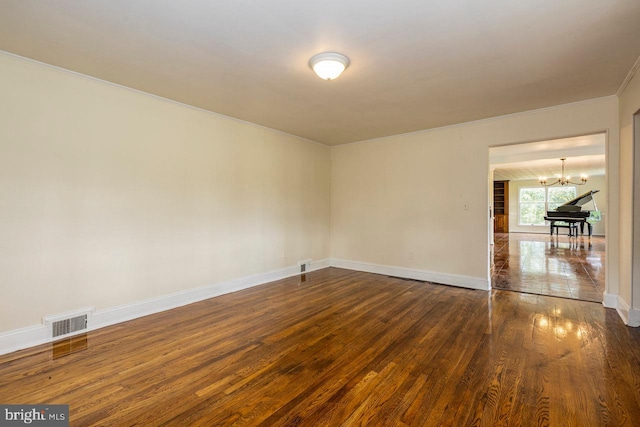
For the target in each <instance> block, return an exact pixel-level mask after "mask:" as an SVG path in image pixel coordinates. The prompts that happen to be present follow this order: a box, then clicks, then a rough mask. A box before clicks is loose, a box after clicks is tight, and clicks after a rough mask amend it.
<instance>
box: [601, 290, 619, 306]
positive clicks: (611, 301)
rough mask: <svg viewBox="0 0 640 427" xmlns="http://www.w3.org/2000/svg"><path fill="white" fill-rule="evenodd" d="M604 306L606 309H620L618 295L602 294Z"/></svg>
mask: <svg viewBox="0 0 640 427" xmlns="http://www.w3.org/2000/svg"><path fill="white" fill-rule="evenodd" d="M602 305H603V306H605V308H618V295H615V294H609V293H607V292H604V293H603V294H602Z"/></svg>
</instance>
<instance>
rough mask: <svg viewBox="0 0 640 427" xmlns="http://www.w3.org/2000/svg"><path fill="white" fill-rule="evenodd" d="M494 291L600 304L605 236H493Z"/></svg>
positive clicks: (518, 234) (503, 234)
mask: <svg viewBox="0 0 640 427" xmlns="http://www.w3.org/2000/svg"><path fill="white" fill-rule="evenodd" d="M494 241H495V243H494V245H493V249H492V252H493V253H492V264H491V283H492V286H493V287H494V288H498V289H507V290H513V291H518V292H527V293H531V294H539V295H549V296H556V297H563V298H573V299H579V300H584V301H596V302H602V293H603V292H604V259H605V258H604V257H605V239H604V237H598V236H593V237H591V238H589V237H586V236H578V237H569V236H566V235H560V236H557V235H554V236H550V235H548V234H526V233H496V234H495V235H494Z"/></svg>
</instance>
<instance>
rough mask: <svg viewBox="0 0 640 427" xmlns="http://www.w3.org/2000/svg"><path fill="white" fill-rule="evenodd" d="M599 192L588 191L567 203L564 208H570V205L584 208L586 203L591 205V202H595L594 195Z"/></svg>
mask: <svg viewBox="0 0 640 427" xmlns="http://www.w3.org/2000/svg"><path fill="white" fill-rule="evenodd" d="M599 191H600V190H591V191H587V192H586V193H584V194H581V195H579V196H578V197H576V198H575V199H571V200H569V201H568V202H567V203H565V204H564V205H562V206H569V205H573V206H582V205H584V204H586V203H589V202H590V201H591V200H593V195H594V194H596V193H597V192H599Z"/></svg>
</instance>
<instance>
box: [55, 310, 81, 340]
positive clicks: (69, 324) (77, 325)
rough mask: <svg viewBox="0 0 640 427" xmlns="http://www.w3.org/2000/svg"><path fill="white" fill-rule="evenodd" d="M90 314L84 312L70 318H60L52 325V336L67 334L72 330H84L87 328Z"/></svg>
mask: <svg viewBox="0 0 640 427" xmlns="http://www.w3.org/2000/svg"><path fill="white" fill-rule="evenodd" d="M87 321H88V316H87V315H86V314H83V315H82V316H77V317H72V318H70V319H64V320H58V321H57V322H53V324H52V325H51V329H52V331H51V333H52V335H51V336H52V337H53V338H55V337H59V336H61V335H67V334H70V333H72V332H78V331H83V330H85V329H87Z"/></svg>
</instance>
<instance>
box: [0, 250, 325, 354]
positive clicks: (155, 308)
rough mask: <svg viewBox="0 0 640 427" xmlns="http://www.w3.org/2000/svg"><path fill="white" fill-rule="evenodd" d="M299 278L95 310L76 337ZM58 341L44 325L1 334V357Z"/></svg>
mask: <svg viewBox="0 0 640 427" xmlns="http://www.w3.org/2000/svg"><path fill="white" fill-rule="evenodd" d="M329 266H330V261H329V260H328V259H324V260H318V261H313V262H311V264H310V268H309V270H308V271H307V272H310V271H315V270H319V269H321V268H326V267H329ZM299 274H300V269H299V267H296V266H292V267H286V268H283V269H279V270H272V271H267V272H264V273H259V274H253V275H251V276H245V277H242V278H239V279H235V280H230V281H226V282H220V283H216V284H214V285H209V286H204V287H201V288H195V289H188V290H185V291H180V292H175V293H172V294H168V295H162V296H159V297H155V298H149V299H146V300H143V301H136V302H133V303H131V304H124V305H121V306H118V307H112V308H108V309H105V310H97V311H95V312H94V313H93V316H92V318H91V324H90V325H89V328H87V330H85V331H81V332H79V333H84V332H88V331H93V330H96V329H100V328H104V327H105V326H110V325H114V324H116V323H120V322H126V321H127V320H132V319H136V318H138V317H143V316H148V315H150V314H154V313H159V312H161V311H166V310H171V309H172V308H176V307H181V306H184V305H187V304H191V303H194V302H198V301H202V300H206V299H209V298H213V297H217V296H220V295H224V294H228V293H231V292H236V291H240V290H242V289H247V288H250V287H253V286H258V285H263V284H265V283H269V282H273V281H276V280H281V279H286V278H287V277H292V276H297V275H299ZM55 317H58V316H55ZM47 318H49V317H47ZM75 335H77V334H75ZM57 339H59V337H58V338H55V339H53V338H50V337H49V334H48V333H47V326H45V325H35V326H30V327H27V328H22V329H16V330H13V331H8V332H3V333H0V355H2V354H7V353H11V352H14V351H17V350H22V349H25V348H28V347H33V346H36V345H40V344H45V343H47V342H53V341H55V340H57Z"/></svg>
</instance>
